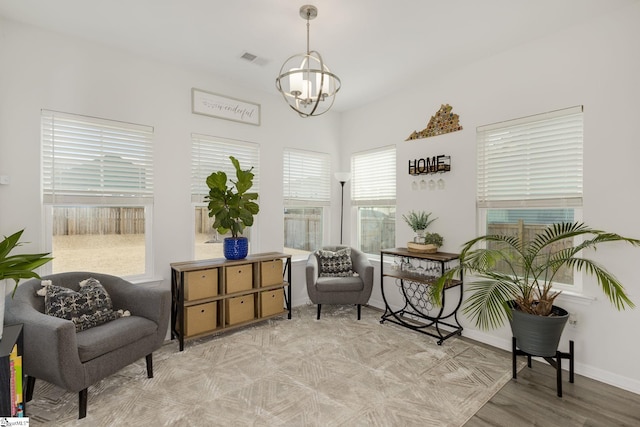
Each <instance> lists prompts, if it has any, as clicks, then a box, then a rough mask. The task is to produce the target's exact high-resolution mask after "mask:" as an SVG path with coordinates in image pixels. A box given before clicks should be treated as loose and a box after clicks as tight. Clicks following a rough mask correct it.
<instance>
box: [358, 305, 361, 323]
mask: <svg viewBox="0 0 640 427" xmlns="http://www.w3.org/2000/svg"><path fill="white" fill-rule="evenodd" d="M360 307H362V306H361V305H360V304H358V320H360Z"/></svg>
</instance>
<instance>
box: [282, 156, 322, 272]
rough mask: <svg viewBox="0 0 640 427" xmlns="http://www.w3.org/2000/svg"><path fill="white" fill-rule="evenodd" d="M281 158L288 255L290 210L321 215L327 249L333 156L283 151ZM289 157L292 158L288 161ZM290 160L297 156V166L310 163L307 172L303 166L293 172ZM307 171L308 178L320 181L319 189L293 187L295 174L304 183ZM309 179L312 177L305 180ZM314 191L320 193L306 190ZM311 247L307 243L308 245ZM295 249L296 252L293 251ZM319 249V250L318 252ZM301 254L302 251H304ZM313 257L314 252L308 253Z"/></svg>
mask: <svg viewBox="0 0 640 427" xmlns="http://www.w3.org/2000/svg"><path fill="white" fill-rule="evenodd" d="M282 154H283V157H282V159H283V160H282V161H283V163H282V175H283V176H282V198H283V211H282V212H283V228H284V229H283V236H282V237H283V251H284V252H285V253H286V248H287V247H286V246H285V244H286V238H285V235H284V233H286V227H284V211H285V210H286V209H287V208H289V209H309V208H316V209H320V210H321V212H322V214H321V215H322V222H321V226H322V233H321V236H320V238H321V242H320V247H321V246H323V245H325V244H326V242H328V241H329V229H330V227H329V224H330V222H329V217H330V215H329V209H330V207H331V155H330V154H329V153H324V152H319V151H312V150H302V149H298V148H291V147H285V148H284V149H283V153H282ZM287 156H289V157H287ZM291 156H295V157H294V159H293V160H296V161H297V162H304V161H305V160H306V161H308V166H309V167H308V168H305V167H304V166H303V167H301V168H295V169H293V170H292V169H291V167H290V165H291V160H292V158H291ZM298 165H299V164H298ZM306 170H308V171H309V172H308V174H309V175H310V176H313V177H314V178H316V179H318V181H317V182H316V184H317V185H314V186H313V187H310V186H306V185H298V186H296V185H293V186H292V185H291V182H292V178H291V174H292V173H294V174H295V176H296V177H299V179H302V176H303V175H304V174H305V171H306ZM304 178H306V179H308V178H309V176H306V177H304ZM309 188H313V189H315V190H319V191H312V192H308V191H307V189H309ZM307 243H308V242H307ZM291 249H295V248H291ZM316 249H317V248H316ZM301 250H302V249H301ZM309 253H311V251H309ZM307 257H308V254H300V255H293V258H294V260H298V259H303V258H307Z"/></svg>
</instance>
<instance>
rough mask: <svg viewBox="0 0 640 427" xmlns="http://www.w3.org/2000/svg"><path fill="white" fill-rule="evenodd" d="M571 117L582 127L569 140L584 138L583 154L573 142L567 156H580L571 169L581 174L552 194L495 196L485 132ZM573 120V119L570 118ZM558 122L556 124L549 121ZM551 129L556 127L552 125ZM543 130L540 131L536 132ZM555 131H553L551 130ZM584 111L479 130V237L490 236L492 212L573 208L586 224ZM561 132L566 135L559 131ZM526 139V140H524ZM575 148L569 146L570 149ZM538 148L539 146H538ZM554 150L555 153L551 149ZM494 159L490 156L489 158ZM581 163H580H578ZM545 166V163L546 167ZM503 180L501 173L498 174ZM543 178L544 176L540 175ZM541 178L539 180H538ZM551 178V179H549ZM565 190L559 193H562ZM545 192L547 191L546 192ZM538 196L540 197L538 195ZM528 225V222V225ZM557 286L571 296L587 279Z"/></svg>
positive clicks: (573, 110)
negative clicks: (489, 180) (489, 224)
mask: <svg viewBox="0 0 640 427" xmlns="http://www.w3.org/2000/svg"><path fill="white" fill-rule="evenodd" d="M570 116H579V120H578V121H579V127H580V131H579V132H575V133H571V136H570V137H569V138H577V137H579V138H580V142H579V150H578V151H579V153H577V152H576V151H575V150H577V145H576V144H577V143H576V142H569V143H567V144H565V147H563V148H565V149H566V150H567V151H566V152H565V153H564V154H563V155H565V156H574V155H577V156H578V157H577V158H576V159H574V160H575V162H574V163H573V164H572V165H571V167H570V169H571V170H570V173H573V174H578V175H572V176H571V179H570V180H569V182H568V183H563V185H564V187H562V186H560V187H558V188H554V189H552V190H550V191H548V192H546V193H545V192H544V191H540V190H539V189H538V190H536V189H535V188H534V189H533V191H531V192H530V193H528V194H523V195H522V198H520V199H518V198H515V197H513V194H515V193H513V192H512V193H510V194H508V191H506V192H501V191H496V192H494V193H493V194H492V192H491V191H489V190H488V189H489V186H490V184H491V182H487V179H488V178H487V176H486V175H485V173H486V170H485V165H484V164H483V163H482V161H483V159H486V157H487V156H486V153H483V152H482V150H483V148H484V146H483V144H484V143H485V142H484V141H481V139H482V138H485V139H486V138H487V137H486V135H481V133H482V132H485V131H486V130H487V129H488V130H491V131H494V132H496V133H499V132H501V131H505V132H508V130H509V128H510V127H511V126H518V127H520V126H524V127H526V126H527V124H528V123H530V124H534V123H535V125H533V126H536V127H537V126H538V125H539V124H540V123H543V122H545V121H549V120H551V121H553V120H556V119H558V118H560V121H561V120H562V118H563V117H570ZM569 120H570V119H569ZM549 123H555V122H549ZM550 127H553V126H552V125H550ZM537 131H539V129H537V130H536V132H537ZM549 131H550V132H551V131H552V130H551V129H550V130H549ZM583 132H584V112H583V107H582V106H581V105H580V106H576V107H570V108H566V109H562V110H556V111H551V112H548V113H542V114H537V115H533V116H527V117H522V118H518V119H513V120H508V121H504V122H500V123H495V124H491V125H486V126H479V127H478V128H477V129H476V143H477V150H478V153H477V154H478V155H477V168H478V180H477V192H476V195H477V196H476V212H477V225H476V228H477V230H478V234H479V235H485V234H487V232H488V230H487V214H488V212H489V211H492V210H540V209H558V208H563V209H572V210H573V221H582V217H583V208H582V206H583V203H582V184H583V162H582V159H583V157H582V156H583V153H584V133H583ZM558 133H562V131H559V132H558ZM525 139H526V138H523V141H524V140H525ZM522 145H523V146H525V145H533V142H523V144H522ZM572 145H574V146H573V148H572V147H569V146H572ZM525 148H526V147H525ZM534 148H535V149H537V148H538V147H534ZM550 151H551V150H550ZM489 157H490V156H489ZM578 163H579V164H578ZM543 166H544V164H543ZM548 169H549V170H551V169H552V167H551V166H549V167H548ZM534 172H535V174H538V173H540V172H544V170H543V168H542V167H539V168H538V170H537V171H534ZM497 176H498V177H499V176H500V174H499V173H498V174H497ZM537 176H540V175H537ZM551 176H557V174H553V173H550V174H549V175H547V176H545V178H547V177H551ZM538 179H539V178H538ZM547 179H551V178H547ZM534 184H535V183H534ZM559 189H560V190H561V191H558V190H559ZM543 190H544V189H543ZM536 193H537V194H536ZM540 194H542V196H540ZM525 224H526V223H525ZM577 243H579V242H577ZM553 287H554V288H555V289H557V290H562V291H567V292H569V293H576V294H578V293H580V292H582V289H583V278H582V275H581V274H575V271H574V275H573V283H572V284H565V283H558V282H554V284H553Z"/></svg>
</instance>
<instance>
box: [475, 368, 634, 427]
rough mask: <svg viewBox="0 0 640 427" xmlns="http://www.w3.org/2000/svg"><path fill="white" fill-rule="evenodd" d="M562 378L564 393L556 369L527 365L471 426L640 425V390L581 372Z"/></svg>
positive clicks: (484, 407) (476, 416)
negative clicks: (558, 388) (559, 391)
mask: <svg viewBox="0 0 640 427" xmlns="http://www.w3.org/2000/svg"><path fill="white" fill-rule="evenodd" d="M523 359H524V358H523ZM563 362H564V363H568V361H563ZM562 379H563V382H562V394H563V397H562V398H560V397H557V395H556V371H555V369H554V368H552V367H551V366H550V365H548V364H546V363H545V362H538V361H535V360H534V361H533V365H532V368H528V367H525V368H524V369H522V370H521V371H520V372H519V373H518V378H517V379H516V380H511V381H509V382H508V383H507V384H506V385H505V386H504V387H503V388H502V389H501V390H500V391H499V392H498V393H497V394H495V395H494V396H493V398H491V400H490V401H489V402H488V403H486V404H485V405H484V406H483V407H482V408H481V409H480V410H479V411H478V412H477V413H476V414H475V415H474V416H473V418H471V419H470V420H469V421H468V422H467V423H466V424H465V427H486V426H505V427H512V426H518V427H521V426H544V427H554V426H558V427H572V426H603V427H605V426H606V427H613V426H616V427H617V426H640V395H638V394H635V393H631V392H628V391H625V390H622V389H619V388H616V387H612V386H610V385H607V384H604V383H601V382H599V381H595V380H592V379H590V378H586V377H583V376H581V375H577V374H576V376H575V382H574V383H573V384H571V383H569V373H568V371H563V377H562Z"/></svg>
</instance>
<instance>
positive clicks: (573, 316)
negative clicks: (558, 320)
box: [569, 313, 578, 328]
mask: <svg viewBox="0 0 640 427" xmlns="http://www.w3.org/2000/svg"><path fill="white" fill-rule="evenodd" d="M569 324H570V325H571V326H573V327H574V328H575V327H576V326H578V313H569Z"/></svg>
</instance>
